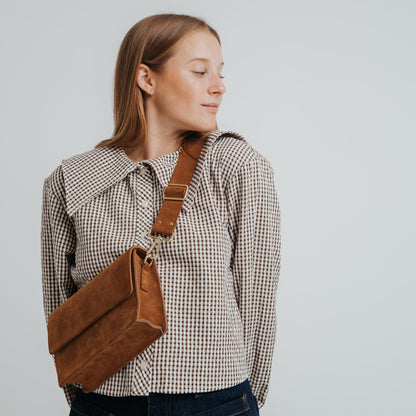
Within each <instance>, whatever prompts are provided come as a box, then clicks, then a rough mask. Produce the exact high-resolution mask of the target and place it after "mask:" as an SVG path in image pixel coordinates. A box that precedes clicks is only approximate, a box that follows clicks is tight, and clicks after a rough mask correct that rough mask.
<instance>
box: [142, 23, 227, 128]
mask: <svg viewBox="0 0 416 416" xmlns="http://www.w3.org/2000/svg"><path fill="white" fill-rule="evenodd" d="M195 58H203V59H195ZM141 66H142V65H141ZM222 66H223V60H222V54H221V46H220V44H219V43H218V41H217V39H216V38H215V37H214V36H213V35H212V34H210V33H209V32H202V31H200V32H193V33H191V34H188V35H187V36H185V37H184V38H183V39H182V41H181V42H180V43H179V44H178V45H177V50H176V52H175V53H174V55H173V56H172V57H171V58H170V59H169V60H168V61H167V62H166V66H165V69H164V70H163V71H162V73H160V74H156V73H154V72H153V71H148V67H146V66H144V67H145V70H144V71H140V72H139V73H138V80H137V82H138V84H139V85H140V87H141V88H142V89H144V90H145V91H147V92H150V91H153V94H152V95H151V96H146V98H145V113H146V119H147V122H148V124H149V128H152V125H153V128H154V127H155V126H157V130H160V129H161V128H162V130H165V132H168V131H172V132H174V133H181V132H182V131H185V130H194V131H211V130H214V129H215V126H216V113H217V111H218V108H215V107H208V106H206V105H207V104H216V105H219V104H220V103H221V100H222V95H223V94H224V93H225V86H224V83H223V82H222V73H221V71H222Z"/></svg>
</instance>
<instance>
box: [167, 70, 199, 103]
mask: <svg viewBox="0 0 416 416" xmlns="http://www.w3.org/2000/svg"><path fill="white" fill-rule="evenodd" d="M161 97H162V98H163V102H164V106H168V107H169V108H170V109H173V110H175V108H177V109H180V108H184V107H187V106H189V105H195V104H201V103H202V102H201V100H202V99H203V88H202V83H201V81H200V80H197V79H196V78H192V76H189V75H182V74H181V75H178V76H176V77H172V78H171V79H169V80H168V82H166V83H165V84H164V85H163V89H162V91H161Z"/></svg>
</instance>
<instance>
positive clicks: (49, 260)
mask: <svg viewBox="0 0 416 416" xmlns="http://www.w3.org/2000/svg"><path fill="white" fill-rule="evenodd" d="M49 180H50V178H49ZM53 183H54V185H55V187H57V190H58V195H60V196H59V197H58V196H57V195H56V194H55V193H54V192H53V191H52V189H51V187H50V184H49V181H48V178H47V179H45V182H44V185H43V196H42V217H41V263H42V290H43V306H44V312H45V318H46V325H47V323H48V320H49V315H50V314H51V312H52V311H53V310H54V309H55V308H57V307H58V306H59V305H60V304H61V303H63V302H65V301H66V300H67V299H68V298H69V297H70V296H71V295H72V294H73V293H75V291H76V286H75V284H74V282H73V281H72V279H71V274H70V261H71V259H72V258H73V253H74V251H75V244H76V234H75V230H74V227H73V225H72V223H71V221H70V218H69V217H68V215H67V213H66V209H65V205H64V200H63V198H62V195H63V188H62V186H61V185H60V184H59V182H58V181H54V182H53ZM61 192H62V193H61ZM52 357H53V360H54V363H55V356H54V355H52ZM63 390H64V393H65V398H66V400H67V402H68V404H69V406H71V402H72V399H73V397H74V396H75V387H74V386H73V385H68V386H64V387H63Z"/></svg>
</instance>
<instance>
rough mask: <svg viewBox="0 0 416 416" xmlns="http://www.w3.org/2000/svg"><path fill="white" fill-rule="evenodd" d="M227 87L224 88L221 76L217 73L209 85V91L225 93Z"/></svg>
mask: <svg viewBox="0 0 416 416" xmlns="http://www.w3.org/2000/svg"><path fill="white" fill-rule="evenodd" d="M225 91H227V89H226V88H225V85H224V83H223V82H222V79H221V77H220V76H219V75H218V76H217V75H216V76H214V80H213V81H212V82H211V85H210V93H211V94H212V93H220V94H221V95H222V94H224V93H225Z"/></svg>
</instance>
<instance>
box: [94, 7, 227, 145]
mask: <svg viewBox="0 0 416 416" xmlns="http://www.w3.org/2000/svg"><path fill="white" fill-rule="evenodd" d="M203 30H206V31H209V32H210V33H211V34H213V35H214V36H215V37H216V38H217V40H218V42H219V44H220V45H221V41H220V38H219V36H218V33H217V32H216V31H215V30H214V29H213V28H212V27H211V26H210V25H208V24H207V23H206V22H205V21H204V20H203V19H200V18H197V17H193V16H188V15H184V14H173V13H162V14H155V15H152V16H148V17H145V18H144V19H142V20H140V21H138V22H137V23H136V24H134V25H133V26H132V27H131V28H130V29H129V31H128V32H127V34H126V35H125V37H124V39H123V41H122V43H121V46H120V50H119V52H118V56H117V63H116V68H115V74H114V110H113V114H114V131H113V136H112V137H111V138H109V139H105V140H102V141H101V142H99V143H98V144H97V145H96V146H95V147H96V148H97V147H104V146H122V147H129V146H131V145H132V144H133V142H134V143H145V142H146V141H147V133H146V132H147V126H146V118H145V113H144V104H143V95H142V94H143V92H142V90H141V89H140V88H139V87H138V85H137V83H136V73H137V69H138V66H139V64H140V63H143V64H146V65H147V66H148V67H149V68H150V69H151V70H152V71H154V72H156V73H159V72H161V71H162V70H163V68H164V64H165V62H166V61H167V60H168V59H169V58H170V57H171V56H172V55H173V53H174V48H175V46H176V45H177V43H179V42H180V41H181V39H182V38H183V37H184V36H185V35H187V34H188V33H190V32H192V31H203ZM215 128H216V129H218V125H217V124H216V127H215ZM209 133H210V132H201V131H187V132H185V133H184V134H183V135H182V137H180V138H179V139H182V140H183V139H185V138H186V139H188V138H189V139H196V140H198V139H201V138H205V137H206V136H207V135H208V134H209Z"/></svg>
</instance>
